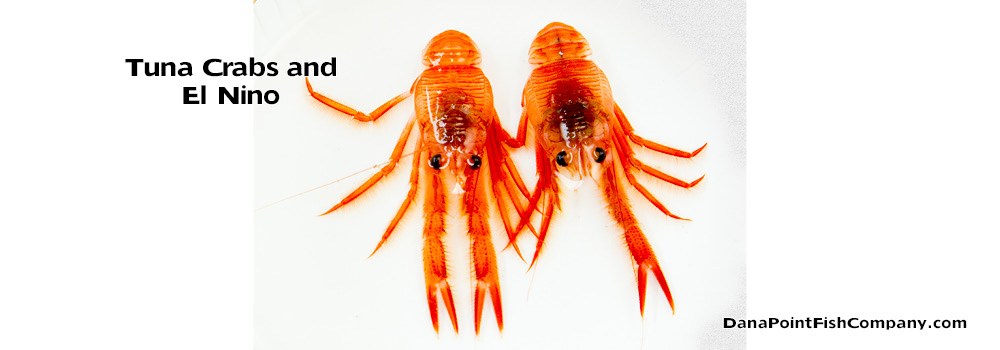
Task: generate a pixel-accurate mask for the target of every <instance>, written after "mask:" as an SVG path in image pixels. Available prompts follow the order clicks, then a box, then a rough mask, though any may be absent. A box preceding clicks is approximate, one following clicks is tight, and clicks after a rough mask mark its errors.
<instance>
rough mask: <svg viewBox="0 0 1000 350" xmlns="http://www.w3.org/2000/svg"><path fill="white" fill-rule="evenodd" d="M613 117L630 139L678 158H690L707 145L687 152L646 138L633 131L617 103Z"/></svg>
mask: <svg viewBox="0 0 1000 350" xmlns="http://www.w3.org/2000/svg"><path fill="white" fill-rule="evenodd" d="M615 117H616V119H618V120H619V121H620V122H621V123H622V127H623V129H624V132H625V134H627V135H628V138H629V139H630V140H632V142H635V143H637V144H639V145H642V146H643V147H646V148H649V149H651V150H654V151H657V152H660V153H663V154H668V155H671V156H674V157H680V158H691V157H694V156H696V155H698V153H701V150H703V149H705V146H708V143H705V144H704V145H702V146H701V147H700V148H698V149H696V150H694V152H687V151H682V150H679V149H676V148H673V147H667V146H664V145H661V144H659V143H656V142H653V141H649V140H646V139H644V138H642V137H640V136H639V135H637V134H636V133H635V129H633V128H632V124H631V123H629V121H628V118H626V117H625V112H623V111H622V109H621V107H618V104H617V103H616V104H615Z"/></svg>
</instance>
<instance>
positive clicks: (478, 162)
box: [469, 155, 483, 170]
mask: <svg viewBox="0 0 1000 350" xmlns="http://www.w3.org/2000/svg"><path fill="white" fill-rule="evenodd" d="M482 165H483V159H482V158H479V156H476V155H473V156H472V157H469V167H470V168H472V170H476V169H479V167H480V166H482Z"/></svg>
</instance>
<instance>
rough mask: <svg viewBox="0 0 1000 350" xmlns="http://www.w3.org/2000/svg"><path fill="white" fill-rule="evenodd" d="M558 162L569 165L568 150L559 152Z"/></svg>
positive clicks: (561, 164)
mask: <svg viewBox="0 0 1000 350" xmlns="http://www.w3.org/2000/svg"><path fill="white" fill-rule="evenodd" d="M556 164H559V166H569V160H568V159H566V151H562V152H559V154H557V155H556Z"/></svg>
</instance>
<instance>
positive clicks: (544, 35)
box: [528, 22, 590, 65]
mask: <svg viewBox="0 0 1000 350" xmlns="http://www.w3.org/2000/svg"><path fill="white" fill-rule="evenodd" d="M528 55H529V58H528V62H531V64H534V65H541V64H545V63H549V62H552V61H557V60H561V59H567V58H586V57H587V56H590V43H588V42H587V39H586V38H584V37H583V34H580V32H578V31H576V29H575V28H573V27H571V26H569V25H568V24H565V23H560V22H552V23H549V25H547V26H545V28H542V30H540V31H539V32H538V35H536V36H535V40H534V41H532V42H531V49H530V50H528Z"/></svg>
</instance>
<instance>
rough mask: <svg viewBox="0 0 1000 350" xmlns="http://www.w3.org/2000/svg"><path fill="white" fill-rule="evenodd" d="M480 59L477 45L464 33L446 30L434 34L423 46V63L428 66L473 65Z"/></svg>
mask: <svg viewBox="0 0 1000 350" xmlns="http://www.w3.org/2000/svg"><path fill="white" fill-rule="evenodd" d="M480 61H482V57H481V56H480V55H479V47H477V46H476V43H474V42H472V39H471V38H469V36H468V35H465V33H462V32H459V31H457V30H446V31H444V32H442V33H441V34H438V35H436V36H434V38H432V39H431V41H430V42H429V43H427V47H426V48H424V61H423V62H424V65H425V66H428V67H434V66H439V65H441V66H444V65H469V66H474V65H477V64H479V62H480Z"/></svg>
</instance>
